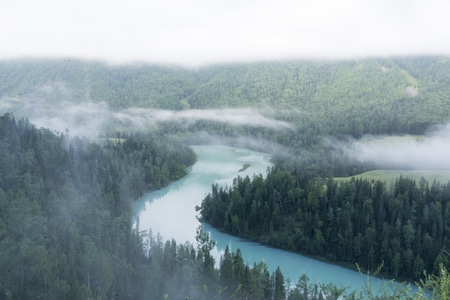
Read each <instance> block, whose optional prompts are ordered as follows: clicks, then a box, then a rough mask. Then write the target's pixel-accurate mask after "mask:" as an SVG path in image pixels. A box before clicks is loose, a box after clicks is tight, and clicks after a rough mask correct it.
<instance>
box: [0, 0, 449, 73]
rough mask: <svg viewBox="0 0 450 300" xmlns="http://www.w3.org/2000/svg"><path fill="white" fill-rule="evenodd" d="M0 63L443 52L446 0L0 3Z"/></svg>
mask: <svg viewBox="0 0 450 300" xmlns="http://www.w3.org/2000/svg"><path fill="white" fill-rule="evenodd" d="M0 43H1V46H0V58H2V59H4V58H15V57H23V56H28V57H29V56H32V57H43V56H44V57H49V56H51V57H53V56H57V57H74V58H94V59H101V60H108V61H111V62H118V63H122V62H129V61H146V62H151V63H164V64H166V63H170V64H182V65H184V66H201V65H205V64H211V63H226V62H242V61H258V60H273V59H297V58H331V59H341V58H359V57H365V56H391V55H411V54H413V55H416V54H444V55H449V54H450V1H448V0H76V1H75V0H72V1H66V0H39V1H37V0H1V2H0Z"/></svg>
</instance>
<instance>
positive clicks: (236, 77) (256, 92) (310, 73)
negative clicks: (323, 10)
mask: <svg viewBox="0 0 450 300" xmlns="http://www.w3.org/2000/svg"><path fill="white" fill-rule="evenodd" d="M449 70H450V59H448V58H446V57H410V58H392V59H388V58H380V59H366V60H354V61H351V60H349V61H292V62H261V63H252V64H236V65H218V66H210V67H205V68H200V69H196V70H194V69H182V68H176V67H169V66H156V65H143V64H142V65H138V64H134V65H119V66H111V65H106V64H101V63H97V62H91V61H77V60H70V59H67V60H12V61H1V62H0V99H1V101H2V104H1V105H0V109H1V110H2V111H3V110H6V111H7V110H10V111H11V110H13V111H16V114H17V113H19V112H20V111H22V110H26V109H31V108H30V107H27V106H25V105H24V103H31V104H34V107H33V109H36V107H37V106H39V104H40V101H39V100H40V99H43V98H45V101H46V103H47V104H48V103H49V101H50V103H53V104H54V103H62V102H68V103H71V104H73V103H78V104H80V103H85V102H89V103H96V104H101V105H105V104H106V105H107V106H108V108H110V109H112V110H113V111H116V112H117V111H121V110H123V109H129V108H136V107H138V108H153V109H162V110H188V109H222V108H252V109H255V110H257V111H258V113H261V114H263V115H265V116H267V115H270V116H271V117H273V118H276V119H283V120H285V121H288V122H290V123H293V124H294V125H295V126H296V127H298V128H300V129H301V128H310V127H311V124H314V126H315V127H320V132H321V133H327V134H333V135H334V134H351V135H353V136H360V135H362V134H365V133H372V134H382V133H423V132H424V131H425V130H426V128H428V127H429V126H430V125H433V124H436V123H442V122H446V121H448V120H449V118H450V112H449V110H448V109H447V108H448V107H449V106H450V91H449V89H448V83H449V81H450V71H449ZM411 91H412V92H411ZM273 109H276V112H274V111H273Z"/></svg>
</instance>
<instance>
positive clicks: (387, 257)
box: [200, 168, 450, 282]
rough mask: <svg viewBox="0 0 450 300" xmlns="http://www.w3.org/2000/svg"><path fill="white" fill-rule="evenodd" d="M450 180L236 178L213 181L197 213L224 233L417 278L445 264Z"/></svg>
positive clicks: (276, 173)
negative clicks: (227, 184)
mask: <svg viewBox="0 0 450 300" xmlns="http://www.w3.org/2000/svg"><path fill="white" fill-rule="evenodd" d="M449 201H450V186H449V185H448V184H440V183H438V182H433V183H432V184H429V183H428V182H427V181H426V180H424V179H422V180H420V182H415V181H413V180H411V179H407V178H402V177H400V178H398V179H397V180H396V181H395V183H394V184H393V186H392V187H390V186H388V185H387V184H386V183H385V182H382V181H373V182H372V181H369V180H363V179H358V178H352V179H351V180H350V181H347V182H339V183H337V182H335V181H333V179H331V178H329V179H328V180H318V179H317V178H310V177H308V176H306V175H305V176H303V177H299V176H295V175H294V174H292V173H290V172H287V171H282V170H280V169H279V168H275V169H274V170H272V171H271V172H270V173H269V174H268V176H267V178H265V179H264V178H263V177H262V176H261V175H258V176H254V177H253V178H252V179H250V178H249V177H245V178H242V177H238V178H237V179H235V180H234V182H233V185H232V186H231V187H219V186H217V185H214V186H213V187H212V190H211V192H210V194H208V195H207V196H206V197H205V198H204V199H203V201H202V205H201V207H200V211H201V218H202V220H203V221H205V222H207V223H209V224H211V225H212V226H214V227H216V228H218V229H220V230H223V231H225V232H227V233H230V234H233V235H237V236H240V237H244V238H247V239H251V240H255V241H258V242H261V243H264V244H266V245H270V246H273V247H277V248H282V249H286V250H290V251H295V252H300V253H302V254H306V255H312V256H316V257H321V258H323V259H326V260H328V261H330V262H339V263H343V264H345V265H347V266H350V267H352V266H353V267H354V266H355V263H357V264H358V265H359V266H360V267H361V268H363V269H364V270H368V271H370V272H374V270H376V269H377V268H378V267H379V266H380V265H381V264H383V268H382V270H381V272H380V275H382V276H384V277H388V278H398V279H406V280H410V281H412V282H414V281H418V280H419V279H420V277H421V276H422V275H423V272H424V271H425V272H426V273H428V274H438V273H439V270H440V265H441V264H443V265H444V266H445V267H447V268H448V267H449V263H450V260H449V259H450V257H449V255H448V253H449V250H450V242H449V237H450V223H449V222H448V220H450V205H448V203H449Z"/></svg>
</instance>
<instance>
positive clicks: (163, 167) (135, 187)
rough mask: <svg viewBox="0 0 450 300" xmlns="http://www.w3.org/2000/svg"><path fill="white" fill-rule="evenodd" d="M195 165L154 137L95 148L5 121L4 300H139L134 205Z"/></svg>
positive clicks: (1, 178) (0, 214) (1, 150)
mask: <svg viewBox="0 0 450 300" xmlns="http://www.w3.org/2000/svg"><path fill="white" fill-rule="evenodd" d="M99 142H101V141H99ZM194 162H195V154H194V153H193V151H192V150H191V149H190V148H189V147H187V146H184V145H181V144H174V143H173V142H170V141H167V140H165V139H163V138H161V137H158V136H152V135H150V134H148V135H145V136H143V135H140V136H138V135H136V136H130V137H127V138H126V139H124V140H121V141H108V140H106V141H103V142H101V143H94V142H92V141H88V140H86V139H81V138H77V137H70V136H66V135H63V134H59V135H57V134H55V133H53V132H51V131H50V130H48V129H43V128H41V129H37V128H36V127H35V126H33V125H32V124H30V123H29V122H28V121H27V120H24V119H21V120H19V121H16V120H15V119H14V117H13V115H11V114H6V115H4V116H1V117H0V165H1V168H0V253H1V255H0V270H2V271H1V272H0V298H2V299H36V298H45V299H81V298H89V297H94V296H95V297H99V298H111V297H112V296H113V295H114V294H115V293H116V292H118V291H120V293H123V295H127V296H126V298H128V297H131V298H135V297H134V296H133V295H135V294H136V293H137V290H136V289H135V288H134V284H135V283H132V282H133V281H134V280H136V281H139V280H140V279H139V276H137V275H136V271H135V270H134V267H135V264H136V263H138V260H139V255H142V250H143V246H142V244H141V243H140V238H139V236H138V233H135V232H133V230H132V228H131V203H132V202H133V200H135V199H137V198H138V197H140V196H141V195H142V194H143V193H144V192H147V191H149V190H153V189H156V188H160V187H162V186H165V185H167V184H168V183H170V182H172V181H174V180H176V179H178V178H180V177H182V176H184V175H185V174H186V171H187V170H186V168H187V167H188V166H190V165H192V164H193V163H194ZM136 276H137V277H136ZM141 279H142V280H144V278H141Z"/></svg>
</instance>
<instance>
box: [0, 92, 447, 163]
mask: <svg viewBox="0 0 450 300" xmlns="http://www.w3.org/2000/svg"><path fill="white" fill-rule="evenodd" d="M55 91H56V92H57V93H56V92H55ZM55 93H56V94H57V95H56V97H57V98H63V99H70V91H69V90H68V89H66V88H65V86H64V85H61V84H60V85H57V86H55V87H50V90H49V87H41V88H40V89H37V90H36V93H33V94H30V95H27V96H24V97H22V98H13V97H8V96H3V97H2V98H0V113H1V114H4V113H6V112H12V113H13V114H14V115H15V117H16V118H22V117H27V118H28V119H29V121H30V122H31V123H33V124H35V125H36V126H38V127H45V128H49V129H51V130H54V131H56V132H62V133H65V132H66V131H69V132H70V135H72V136H75V135H77V136H86V137H88V138H97V137H98V136H99V133H100V132H101V131H102V130H105V129H107V128H115V127H116V126H119V127H120V126H122V127H125V128H128V129H132V130H146V129H148V128H151V127H152V126H154V125H155V124H157V123H158V122H160V121H177V122H179V123H180V124H190V123H192V122H195V121H199V120H205V121H215V122H220V123H226V124H232V125H246V126H252V127H263V128H270V129H274V130H286V129H287V130H293V131H295V128H294V126H293V125H291V124H289V123H287V122H284V121H281V120H277V119H276V116H277V115H280V114H286V113H287V112H279V111H275V110H271V109H269V108H266V109H253V108H241V109H233V108H227V109H205V110H197V109H191V110H181V111H170V110H160V109H152V108H136V107H135V108H127V109H122V110H113V109H111V108H110V107H109V106H108V105H107V104H106V103H104V102H102V103H94V102H82V103H76V102H70V101H54V98H55ZM48 97H53V101H48V100H47V98H48ZM112 126H114V127H112ZM196 138H197V139H199V140H200V141H209V142H210V143H211V142H212V141H216V142H217V143H227V144H234V145H238V146H241V147H251V148H253V149H256V150H261V151H263V150H266V151H269V150H273V151H274V152H273V153H276V152H278V153H287V155H289V153H290V151H288V150H287V149H285V148H284V147H282V146H280V145H278V144H276V143H273V142H269V141H265V140H264V141H261V140H260V139H259V138H258V137H248V136H245V137H240V138H239V137H233V138H232V139H233V143H231V141H230V140H226V139H225V140H224V138H223V137H218V136H213V135H210V134H209V133H206V132H200V133H197V137H196ZM219 139H221V140H219ZM229 139H230V138H229ZM255 145H256V146H255ZM257 145H259V147H257ZM261 145H264V146H263V147H264V149H261ZM327 145H328V146H333V147H337V148H338V149H340V150H342V151H344V153H346V154H347V155H348V156H349V157H352V158H355V159H357V160H359V161H362V162H368V163H373V164H376V165H377V167H379V168H387V169H439V170H444V169H447V170H450V156H449V153H450V123H449V124H447V125H441V126H436V127H434V128H432V129H430V131H429V132H428V133H427V134H426V135H423V136H411V135H403V136H372V135H370V136H364V137H363V138H362V139H359V140H347V141H342V140H340V141H338V140H336V139H333V138H329V139H327Z"/></svg>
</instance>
